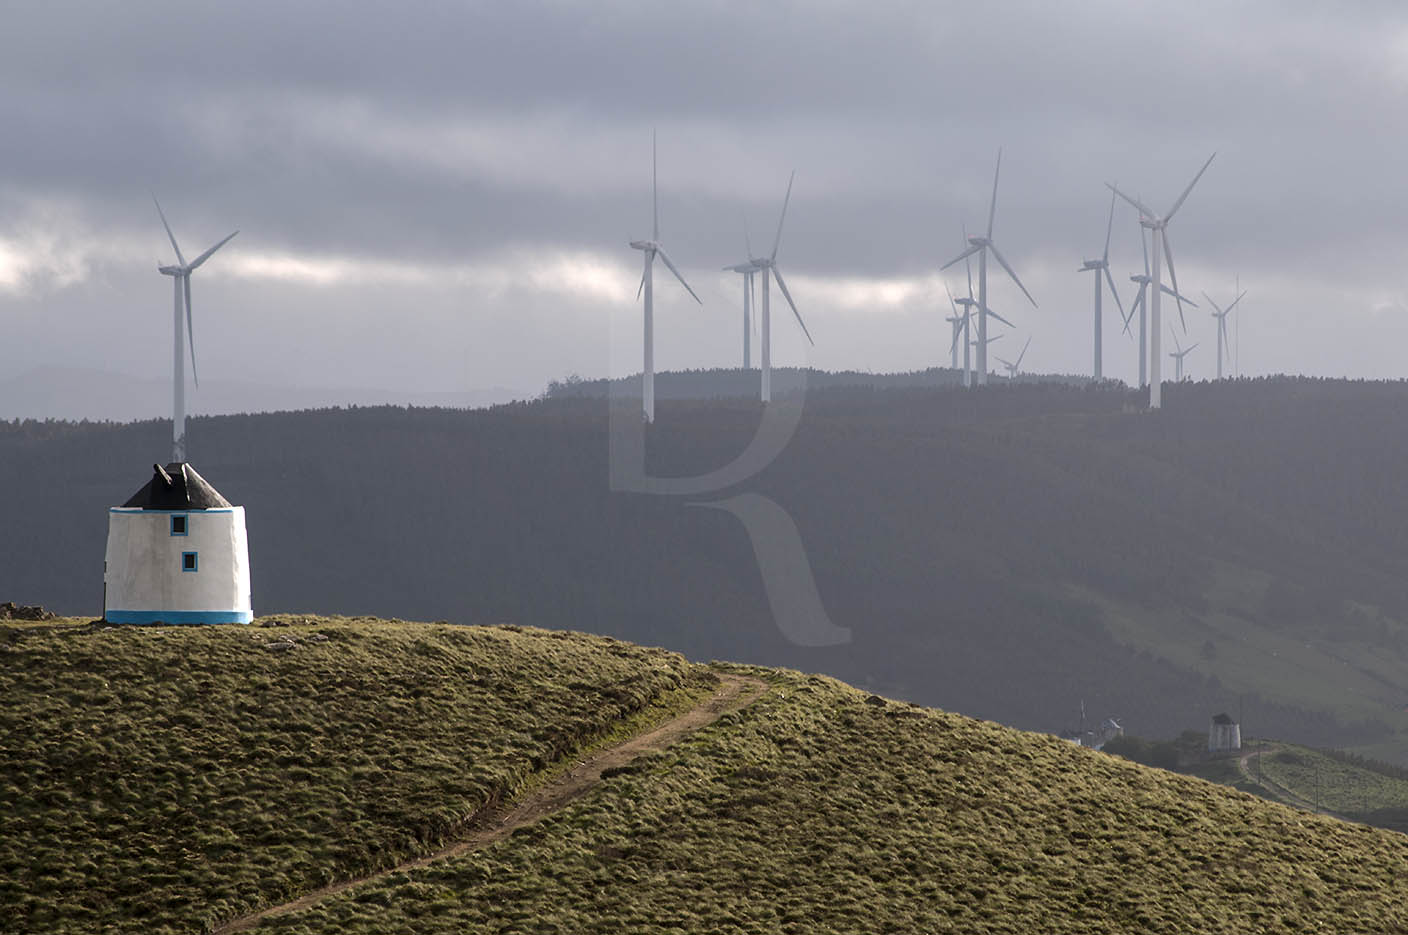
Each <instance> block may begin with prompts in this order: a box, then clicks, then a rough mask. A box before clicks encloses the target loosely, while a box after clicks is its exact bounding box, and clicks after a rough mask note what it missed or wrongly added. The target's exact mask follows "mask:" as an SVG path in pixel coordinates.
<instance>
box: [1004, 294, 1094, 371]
mask: <svg viewBox="0 0 1408 935" xmlns="http://www.w3.org/2000/svg"><path fill="white" fill-rule="evenodd" d="M1097 281H1098V280H1097ZM993 340H994V341H996V340H997V338H993ZM1031 346H1032V339H1031V337H1028V338H1027V343H1026V344H1023V345H1022V353H1020V354H1018V355H1017V362H1016V363H1015V364H1014V363H1012V362H1011V361H1010V360H1003V359H1002V358H1001V357H999V358H997V359H998V362H999V363H1001V364H1002V366H1004V367H1006V368H1007V379H1009V380H1015V379H1017V369H1018V368H1019V367H1021V366H1022V358H1023V357H1026V356H1027V348H1029V347H1031Z"/></svg>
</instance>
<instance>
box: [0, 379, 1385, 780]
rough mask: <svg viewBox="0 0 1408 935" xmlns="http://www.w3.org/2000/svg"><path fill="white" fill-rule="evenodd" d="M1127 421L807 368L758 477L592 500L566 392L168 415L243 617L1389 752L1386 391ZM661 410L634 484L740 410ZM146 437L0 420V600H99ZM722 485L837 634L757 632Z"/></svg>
mask: <svg viewBox="0 0 1408 935" xmlns="http://www.w3.org/2000/svg"><path fill="white" fill-rule="evenodd" d="M725 376H726V377H727V376H728V375H725ZM662 379H663V378H662ZM690 379H691V380H694V381H695V382H698V381H700V380H702V381H704V384H705V385H707V384H708V375H707V374H705V375H695V376H691V377H690ZM727 382H728V381H727V379H725V380H724V383H727ZM624 405H625V407H626V408H627V409H629V408H630V404H629V403H625V404H624ZM1139 407H1140V398H1139V394H1138V393H1135V392H1132V391H1129V390H1126V389H1124V388H1122V387H1119V386H1112V385H1101V386H1080V385H1067V384H1056V383H1051V384H1041V385H1036V384H1020V385H1008V384H1002V385H994V386H991V387H988V388H987V389H986V390H984V391H982V392H971V393H970V392H962V391H960V390H956V389H952V388H944V387H926V386H909V387H904V386H893V387H890V388H882V387H876V386H842V385H831V386H821V387H820V388H814V389H813V390H810V391H809V392H808V394H807V396H806V402H805V407H804V410H803V414H802V418H801V422H800V424H799V426H798V428H797V431H796V434H795V436H794V437H792V439H791V440H790V442H789V443H788V445H787V446H786V448H785V449H784V450H783V452H782V454H781V455H780V456H779V457H778V458H777V459H776V460H775V461H773V462H771V463H770V464H769V465H768V466H767V467H766V469H764V470H763V471H762V472H761V473H760V474H758V475H757V476H756V477H754V478H751V479H749V480H747V481H746V482H745V483H743V484H740V485H737V486H735V487H732V488H730V489H728V490H724V491H718V492H706V493H703V494H700V495H698V496H689V497H686V496H643V495H639V494H628V493H620V492H613V491H612V490H611V488H610V485H609V483H608V475H609V470H608V458H607V437H608V403H607V402H606V401H605V400H603V399H600V398H588V397H586V396H582V397H571V396H564V397H563V398H554V399H548V400H543V401H539V402H535V403H531V404H516V405H510V406H504V407H499V408H496V409H491V410H483V411H473V412H465V411H450V410H427V409H411V410H407V409H395V408H379V409H351V410H326V411H320V412H303V413H281V414H271V415H261V416H230V417H220V418H208V419H196V420H194V421H193V422H192V424H191V428H190V434H191V444H192V450H193V451H194V452H195V463H196V465H197V467H198V468H199V469H200V470H201V472H202V473H203V474H204V476H206V477H207V478H209V479H210V480H211V481H212V482H213V483H214V484H215V485H216V486H217V487H218V488H219V489H220V490H221V491H222V492H223V493H224V494H225V495H226V496H228V497H229V498H230V499H231V500H233V501H234V502H238V503H241V504H243V505H244V506H245V507H246V508H247V510H248V515H249V535H250V544H251V561H252V574H253V585H254V597H255V602H256V609H258V610H262V611H270V610H283V609H291V610H304V611H314V610H316V611H329V612H338V613H349V614H350V613H374V614H381V615H386V616H389V615H398V616H406V617H414V618H418V619H452V620H454V621H456V622H465V623H498V622H503V621H519V622H524V623H531V624H534V625H538V626H545V627H549V628H555V629H580V628H583V627H590V628H592V629H594V630H600V631H602V632H605V633H608V634H609V635H611V636H614V637H617V638H620V639H626V640H634V641H638V642H643V643H648V644H652V645H655V644H658V645H663V646H665V647H667V648H669V649H672V650H675V651H678V652H681V653H683V654H685V655H686V656H688V657H689V658H692V659H696V660H704V659H713V658H723V659H734V660H739V661H742V662H748V663H757V664H766V665H781V666H787V667H791V668H797V669H803V670H806V671H819V672H825V673H827V674H829V675H833V676H836V677H838V678H842V679H844V680H845V681H847V682H849V683H851V684H856V685H860V686H862V687H866V688H869V689H871V690H873V691H877V692H881V693H883V694H886V695H889V696H892V697H902V698H906V699H909V700H913V701H916V702H920V703H923V704H927V705H933V706H937V707H942V708H945V709H947V710H954V711H960V712H963V713H966V714H971V715H975V716H980V717H985V718H991V719H994V720H999V721H1002V722H1004V723H1008V724H1012V725H1015V726H1020V727H1026V728H1033V729H1041V730H1057V729H1060V728H1062V727H1074V726H1076V722H1077V719H1078V717H1079V711H1080V706H1081V703H1082V701H1083V702H1084V703H1085V707H1086V709H1087V711H1089V713H1090V715H1091V716H1092V717H1093V718H1104V717H1106V716H1116V717H1118V718H1119V719H1120V720H1121V722H1122V723H1124V724H1125V725H1126V726H1127V727H1128V728H1129V729H1130V730H1132V731H1134V732H1137V733H1139V734H1141V735H1143V736H1148V737H1160V736H1163V737H1169V736H1174V735H1177V734H1178V733H1179V732H1180V731H1182V730H1184V729H1187V728H1195V729H1202V728H1205V727H1206V724H1207V721H1208V718H1209V717H1210V716H1211V715H1212V714H1214V713H1216V712H1218V711H1233V712H1235V711H1239V710H1240V711H1244V712H1245V716H1246V720H1247V724H1246V727H1247V730H1248V732H1249V733H1253V734H1256V735H1258V736H1274V737H1281V738H1285V739H1286V740H1288V741H1292V742H1296V743H1304V744H1308V745H1312V746H1326V747H1328V746H1335V747H1346V748H1352V749H1354V750H1356V751H1358V752H1362V753H1365V754H1368V755H1372V756H1375V757H1378V758H1380V759H1387V760H1393V761H1396V762H1400V763H1402V762H1408V712H1405V709H1404V704H1405V702H1408V692H1405V689H1404V687H1403V686H1408V523H1404V522H1403V521H1402V518H1403V517H1405V516H1408V478H1405V476H1404V474H1403V472H1402V471H1401V465H1402V464H1404V463H1405V462H1408V384H1403V383H1356V382H1345V381H1317V380H1290V379H1282V380H1260V381H1237V382H1231V381H1229V382H1224V383H1218V384H1185V385H1179V386H1170V387H1169V388H1168V391H1167V393H1166V394H1165V407H1164V409H1163V410H1162V411H1161V412H1159V413H1144V412H1139V411H1137V410H1138V409H1139ZM627 416H628V417H629V413H627ZM658 416H659V417H658V421H657V422H656V424H655V425H653V426H652V427H651V429H650V431H649V433H648V437H647V458H648V462H649V464H650V466H651V469H652V471H653V472H654V473H656V474H659V475H664V476H671V475H693V474H697V473H700V472H703V471H706V470H709V469H711V468H715V467H718V466H720V465H722V464H726V463H727V462H729V461H730V460H731V459H732V458H734V457H735V456H736V455H737V454H738V452H740V451H741V450H743V448H744V447H745V446H746V444H747V442H748V440H749V439H750V438H751V437H752V435H753V433H754V432H755V431H756V429H757V426H758V424H759V417H760V407H759V405H758V404H757V403H756V402H755V401H753V400H750V399H744V398H739V397H729V398H718V399H709V400H698V399H696V400H663V401H662V402H661V405H660V408H659V413H658ZM168 436H169V427H166V426H164V425H163V424H162V423H160V422H148V423H140V424H136V425H127V426H112V425H91V424H89V425H82V424H77V425H76V424H72V423H6V424H0V516H3V517H5V519H6V521H7V523H8V526H9V528H10V529H13V530H15V534H12V535H10V536H4V537H0V589H3V592H2V593H0V599H13V600H17V601H21V602H23V603H43V604H45V605H47V606H49V607H51V608H55V609H58V610H60V611H63V612H66V613H71V614H80V613H89V614H94V615H96V613H97V610H98V608H99V606H100V601H101V597H102V590H101V587H102V585H101V576H102V558H103V555H102V549H103V542H104V538H105V535H106V527H105V522H106V515H107V514H106V510H107V508H108V507H109V506H110V505H112V504H115V503H121V502H122V501H123V500H124V499H125V498H126V497H127V496H128V495H130V494H131V492H132V491H133V490H134V489H136V487H138V486H140V484H142V483H144V482H145V480H146V478H147V477H148V476H149V471H150V464H151V462H152V461H153V460H155V459H156V457H159V456H160V455H161V454H162V453H163V452H165V451H166V450H167V447H168V444H169V442H168ZM739 493H750V494H758V495H762V496H766V497H768V498H770V499H772V500H773V501H774V502H776V503H777V504H778V505H779V506H780V507H781V508H782V509H784V510H786V512H787V514H788V515H789V516H790V517H792V519H793V520H794V521H795V523H796V526H797V529H798V533H799V535H800V537H801V541H802V542H803V544H804V546H805V548H806V551H807V558H808V561H809V564H810V568H811V570H812V571H813V573H814V575H815V579H816V584H817V590H818V592H819V595H820V599H821V601H822V603H823V605H824V607H825V609H826V612H827V614H828V615H829V617H830V619H831V621H832V622H833V623H834V624H835V625H837V626H840V627H845V628H847V629H849V630H850V633H851V636H852V639H851V642H850V643H848V644H844V645H838V646H828V647H807V646H799V645H795V644H794V643H793V642H791V641H790V640H789V639H788V638H787V637H786V636H785V634H784V633H783V631H782V630H781V629H780V628H779V627H778V626H777V624H776V623H775V622H774V616H773V613H772V609H771V606H770V604H769V600H768V595H767V593H766V591H765V588H764V582H763V580H762V576H761V575H760V573H759V565H758V561H757V559H756V557H755V554H754V551H753V547H752V543H751V542H750V540H749V537H748V535H747V534H746V532H745V529H744V527H743V525H742V524H741V523H740V522H739V520H738V519H737V518H736V517H734V516H731V515H729V514H728V513H726V512H724V511H722V510H717V509H698V508H696V506H695V505H694V504H697V503H699V502H704V503H705V504H709V503H717V502H718V501H720V500H722V499H724V498H726V497H731V496H734V495H736V494H739ZM545 582H547V583H550V584H548V585H545V584H544V583H545Z"/></svg>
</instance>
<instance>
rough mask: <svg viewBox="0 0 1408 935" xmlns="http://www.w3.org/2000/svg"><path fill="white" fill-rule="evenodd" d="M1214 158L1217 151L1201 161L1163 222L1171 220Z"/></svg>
mask: <svg viewBox="0 0 1408 935" xmlns="http://www.w3.org/2000/svg"><path fill="white" fill-rule="evenodd" d="M1216 158H1217V153H1213V154H1212V155H1211V156H1209V157H1208V161H1207V162H1205V163H1203V167H1202V168H1201V169H1199V170H1198V174H1197V175H1195V176H1193V181H1191V182H1189V183H1188V187H1187V188H1185V189H1183V194H1181V195H1179V196H1178V200H1177V201H1175V202H1174V203H1173V207H1172V208H1169V209H1168V214H1165V215H1164V221H1165V222H1168V221H1172V220H1173V216H1174V215H1175V214H1177V213H1178V209H1179V208H1181V207H1183V202H1184V200H1185V199H1187V197H1188V193H1189V192H1191V191H1192V190H1193V186H1194V185H1197V184H1198V179H1200V178H1202V177H1203V173H1204V172H1206V171H1208V166H1210V165H1212V161H1213V160H1214V159H1216ZM1164 242H1165V243H1167V242H1168V241H1167V239H1165V241H1164Z"/></svg>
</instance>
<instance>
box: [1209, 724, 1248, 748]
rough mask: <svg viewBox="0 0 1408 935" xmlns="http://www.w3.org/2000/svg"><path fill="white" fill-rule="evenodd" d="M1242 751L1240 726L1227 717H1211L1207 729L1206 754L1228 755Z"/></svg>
mask: <svg viewBox="0 0 1408 935" xmlns="http://www.w3.org/2000/svg"><path fill="white" fill-rule="evenodd" d="M1240 749H1242V726H1241V725H1240V724H1238V723H1237V722H1236V721H1234V720H1232V718H1231V717H1230V716H1229V715H1226V714H1217V715H1214V716H1213V719H1212V724H1211V725H1209V727H1208V752H1209V753H1230V752H1231V751H1233V750H1240Z"/></svg>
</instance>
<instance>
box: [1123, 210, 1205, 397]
mask: <svg viewBox="0 0 1408 935" xmlns="http://www.w3.org/2000/svg"><path fill="white" fill-rule="evenodd" d="M1139 246H1140V248H1141V249H1142V250H1143V251H1144V275H1142V276H1131V277H1129V281H1130V282H1134V283H1138V284H1139V294H1138V295H1137V296H1135V298H1134V302H1133V303H1132V304H1131V305H1130V306H1129V314H1128V315H1126V316H1125V319H1124V333H1125V334H1129V323H1130V322H1131V321H1133V320H1134V313H1135V312H1136V311H1137V312H1138V313H1139V385H1140V386H1141V387H1145V386H1148V385H1149V378H1148V366H1149V332H1148V322H1147V319H1148V317H1149V304H1148V303H1147V302H1145V301H1144V297H1145V295H1146V294H1147V293H1148V291H1149V284H1150V283H1151V282H1153V281H1154V277H1152V276H1150V275H1149V244H1148V242H1147V241H1145V239H1144V228H1143V227H1140V228H1139ZM1159 289H1160V290H1161V291H1162V292H1164V293H1166V294H1168V295H1171V296H1173V297H1174V298H1175V299H1176V300H1178V301H1180V302H1187V303H1188V304H1189V305H1191V306H1193V308H1197V307H1198V303H1196V302H1194V301H1193V300H1192V299H1190V298H1188V297H1187V296H1184V295H1179V294H1178V293H1177V292H1174V291H1173V290H1172V289H1170V288H1169V287H1168V286H1165V285H1164V284H1163V283H1160V284H1159Z"/></svg>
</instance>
